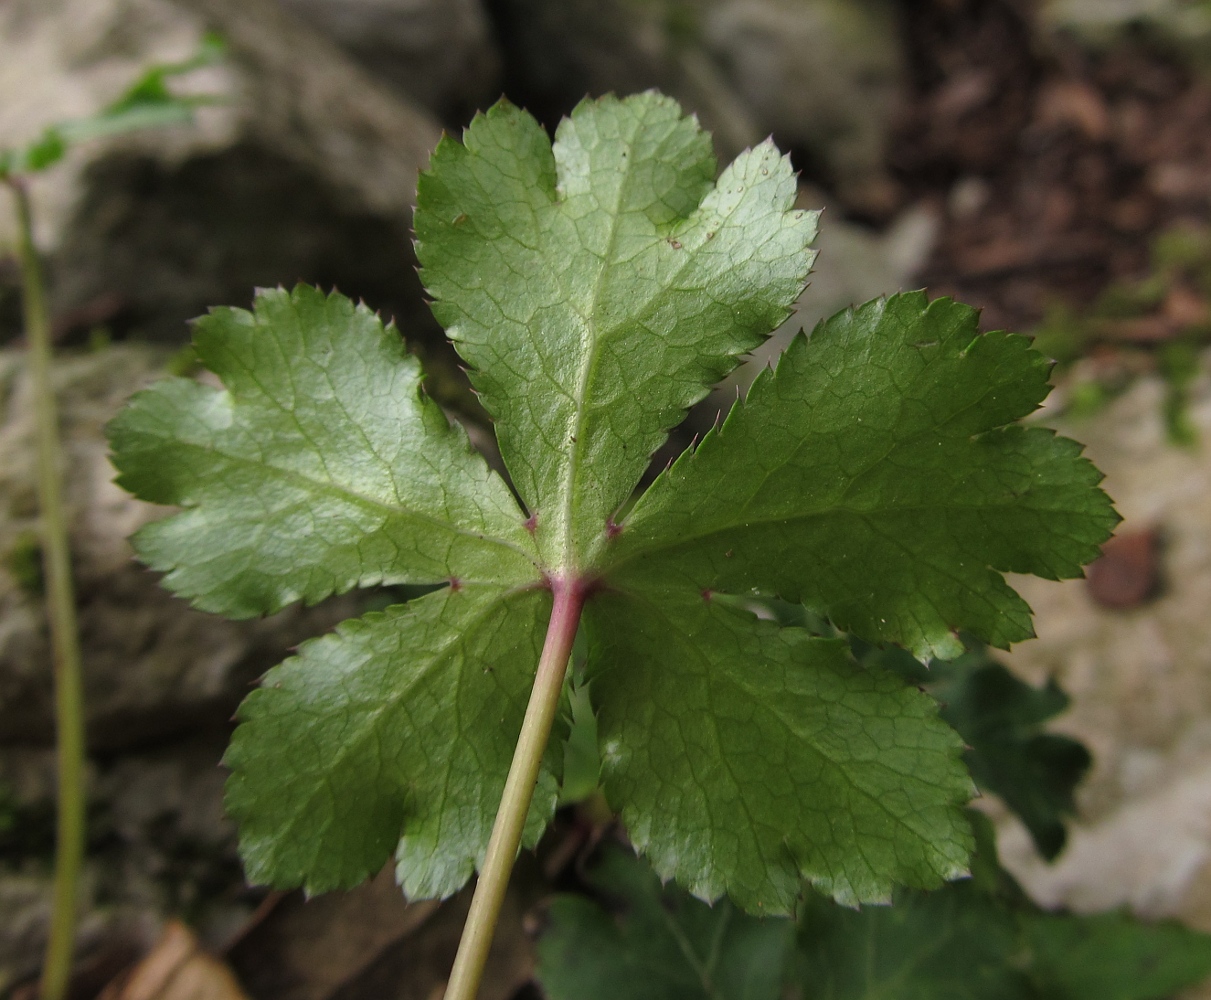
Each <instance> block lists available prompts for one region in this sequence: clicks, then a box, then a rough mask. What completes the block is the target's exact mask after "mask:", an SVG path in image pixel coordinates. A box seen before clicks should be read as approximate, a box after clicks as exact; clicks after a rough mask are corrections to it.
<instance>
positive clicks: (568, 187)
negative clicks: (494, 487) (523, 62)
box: [415, 93, 816, 569]
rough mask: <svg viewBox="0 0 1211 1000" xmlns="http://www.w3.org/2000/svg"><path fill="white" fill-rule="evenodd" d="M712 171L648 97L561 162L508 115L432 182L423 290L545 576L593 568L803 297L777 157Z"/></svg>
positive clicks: (593, 130)
mask: <svg viewBox="0 0 1211 1000" xmlns="http://www.w3.org/2000/svg"><path fill="white" fill-rule="evenodd" d="M714 172H715V161H714V157H713V155H712V153H711V144H710V139H709V136H707V135H706V134H705V133H703V132H702V131H700V130H699V128H698V125H697V122H695V121H694V120H693V119H689V118H685V117H683V116H682V113H681V109H680V108H679V107H678V106H677V104H676V103H675V102H674V101H672V100H670V99H669V98H667V97H663V96H661V95H659V94H654V93H648V94H640V95H637V96H634V97H628V98H626V99H625V100H621V101H619V100H617V99H615V98H612V97H606V98H603V99H601V100H599V101H585V102H584V103H582V104H581V105H580V106H579V107H578V108H577V109H576V110H575V111H574V112H573V113H572V116H571V118H570V119H567V120H565V121H564V122H563V123H562V124H561V125H560V127H559V130H558V132H557V134H556V141H555V146H554V149H553V150H552V148H551V145H550V143H549V142H548V140H547V136H546V134H545V133H544V132H543V130H542V128H541V126H539V125H538V123H537V122H535V121H534V119H533V118H531V117H530V116H529V115H528V114H526V113H525V112H523V111H520V110H518V109H517V108H515V107H513V106H511V105H509V104H507V103H505V102H502V103H500V104H498V105H496V106H495V107H494V108H493V109H492V110H491V111H489V112H488V113H487V114H486V115H479V116H477V117H476V118H475V120H474V121H473V122H472V124H471V126H470V127H469V128H468V129H467V131H466V133H465V135H464V142H463V143H462V144H460V143H458V142H456V141H454V140H452V139H444V140H443V141H442V142H441V143H440V144H439V145H438V147H437V150H436V151H435V152H434V154H433V161H432V165H431V168H430V170H429V171H428V172H427V173H424V174H422V175H421V179H420V186H419V190H418V194H417V212H416V219H415V222H416V233H417V239H418V242H417V254H418V256H419V257H420V260H421V262H422V264H423V265H424V271H423V272H422V278H423V280H424V282H425V285H426V287H427V288H428V289H429V291H430V293H431V294H432V295H433V296H434V297H435V298H436V299H437V301H436V303H435V305H434V313H435V314H436V315H437V317H438V319H439V320H440V321H441V322H442V324H443V325H444V326H445V327H446V330H447V332H448V334H449V335H450V338H451V339H452V340H453V341H454V343H455V346H456V347H457V348H458V350H459V352H460V353H461V354H462V356H463V357H464V358H465V359H466V360H467V361H468V362H469V363H470V364H471V365H472V366H473V367H474V371H473V372H472V379H473V381H474V383H475V385H476V386H477V388H478V389H479V391H480V392H481V394H482V399H483V403H484V405H485V407H486V408H487V409H488V411H489V412H490V413H491V414H492V415H493V417H494V419H495V421H496V429H497V435H498V438H499V440H500V448H501V453H502V455H503V456H504V458H505V462H506V464H507V465H508V467H509V471H510V473H511V474H512V476H513V481H514V483H515V484H516V486H517V489H518V492H519V493H520V494H521V497H522V499H523V500H524V501H525V503H526V505H527V506H528V507H529V509H530V512H531V513H532V514H534V515H535V519H536V522H537V528H538V538H539V546H540V550H541V551H542V553H543V557H544V559H545V560H546V562H547V564H548V565H550V566H552V567H560V568H566V569H586V568H588V564H587V563H586V560H585V552H586V551H587V549H588V547H589V546H590V544H591V543H592V542H593V541H594V540H596V539H598V538H600V537H601V536H602V535H603V533H604V532H605V531H606V528H607V522H608V521H609V519H610V518H611V516H612V515H613V514H614V513H615V512H616V511H617V509H618V508H619V506H620V505H621V504H623V503H624V502H625V501H626V500H627V498H628V496H629V494H630V492H631V490H632V489H634V487H635V484H636V483H637V482H638V481H639V477H640V475H641V474H642V473H643V470H644V468H645V466H646V465H647V463H648V459H649V457H650V456H651V454H652V452H653V451H654V450H655V449H656V448H657V447H659V445H660V444H661V442H662V441H663V440H664V437H665V433H666V432H667V431H668V429H669V428H670V427H672V426H673V425H674V424H676V423H677V422H678V421H679V420H680V419H681V416H682V414H683V412H684V410H685V408H686V407H687V406H689V405H690V404H692V403H694V402H696V401H697V400H699V399H701V398H702V397H703V396H704V395H705V394H706V392H707V390H708V389H709V388H710V386H711V385H712V384H713V383H714V382H716V381H718V380H719V379H720V378H721V377H722V376H723V375H724V374H726V373H727V372H728V371H729V370H730V369H731V368H732V367H733V366H734V365H735V363H736V358H737V356H738V355H739V354H742V353H743V352H745V351H747V350H750V349H751V348H753V347H755V346H756V345H757V344H758V343H759V342H760V341H761V339H762V338H763V337H764V336H765V335H766V334H768V333H769V332H770V331H771V330H773V329H774V327H776V326H777V325H778V324H779V323H781V322H782V321H783V320H784V319H785V318H786V317H787V315H788V314H789V310H790V308H791V304H792V303H793V302H794V301H795V299H796V297H797V296H798V294H799V292H800V291H801V290H802V288H803V284H804V281H805V279H806V277H807V272H808V269H809V268H810V266H811V262H812V260H813V259H814V256H815V255H814V253H813V252H812V251H811V250H809V249H808V244H809V243H810V241H811V240H812V239H813V238H814V236H815V232H816V214H815V213H811V212H803V211H794V210H793V209H792V205H793V202H794V197H795V178H794V175H793V174H792V172H791V167H790V164H789V162H788V160H787V159H786V158H785V157H783V156H781V155H780V154H779V153H778V151H777V150H776V149H775V148H774V146H773V145H772V143H769V142H766V143H763V144H762V145H760V146H758V147H757V148H756V149H754V150H751V151H749V152H746V153H743V154H741V155H740V156H739V157H738V158H737V160H736V161H735V162H734V163H733V164H732V165H731V166H730V167H728V168H727V169H726V170H725V171H724V172H723V175H722V177H720V178H719V180H718V182H717V183H716V184H714V186H712V183H711V182H712V180H713V178H714Z"/></svg>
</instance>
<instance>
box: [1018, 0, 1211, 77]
mask: <svg viewBox="0 0 1211 1000" xmlns="http://www.w3.org/2000/svg"><path fill="white" fill-rule="evenodd" d="M1040 16H1041V19H1042V22H1043V24H1044V26H1046V27H1047V28H1049V29H1051V30H1053V31H1064V32H1067V33H1070V34H1073V35H1076V36H1077V37H1078V38H1080V39H1082V40H1084V41H1085V42H1087V43H1089V44H1091V45H1093V46H1095V47H1101V46H1105V45H1110V44H1113V43H1114V42H1115V41H1116V40H1117V39H1120V38H1122V37H1123V36H1124V34H1125V33H1126V32H1127V31H1129V30H1131V29H1133V28H1139V27H1142V28H1144V29H1145V30H1147V31H1149V32H1151V33H1153V34H1154V35H1157V36H1159V37H1161V38H1163V39H1166V40H1168V41H1169V42H1171V43H1173V44H1175V45H1176V46H1178V47H1179V48H1181V49H1184V50H1185V51H1186V52H1188V53H1189V54H1190V55H1192V56H1194V57H1195V58H1197V59H1198V60H1200V61H1202V62H1205V61H1207V60H1208V59H1211V7H1208V6H1207V4H1205V3H1202V2H1201V0H1048V2H1046V3H1044V4H1043V5H1042V7H1041V9H1040Z"/></svg>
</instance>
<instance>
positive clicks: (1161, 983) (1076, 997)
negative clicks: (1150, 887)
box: [1024, 913, 1211, 1000]
mask: <svg viewBox="0 0 1211 1000" xmlns="http://www.w3.org/2000/svg"><path fill="white" fill-rule="evenodd" d="M1024 926H1025V935H1026V942H1027V944H1028V946H1029V948H1030V960H1031V972H1032V976H1033V978H1034V980H1035V982H1036V983H1037V984H1038V987H1039V992H1040V995H1041V996H1042V997H1044V998H1045V1000H1164V998H1166V997H1171V996H1173V995H1174V994H1175V993H1177V992H1178V991H1179V990H1181V989H1184V988H1185V987H1187V986H1192V985H1194V984H1195V983H1198V982H1201V981H1202V980H1204V979H1206V978H1207V976H1208V975H1211V937H1209V936H1208V935H1206V934H1199V933H1198V932H1196V931H1192V930H1189V929H1188V928H1186V927H1182V926H1181V925H1180V924H1177V923H1174V922H1172V921H1169V922H1165V923H1157V924H1148V923H1144V922H1142V921H1139V920H1136V919H1134V918H1133V917H1130V916H1128V915H1126V914H1122V913H1103V914H1097V915H1094V916H1087V917H1073V916H1062V915H1053V914H1034V915H1030V916H1028V917H1026V918H1024Z"/></svg>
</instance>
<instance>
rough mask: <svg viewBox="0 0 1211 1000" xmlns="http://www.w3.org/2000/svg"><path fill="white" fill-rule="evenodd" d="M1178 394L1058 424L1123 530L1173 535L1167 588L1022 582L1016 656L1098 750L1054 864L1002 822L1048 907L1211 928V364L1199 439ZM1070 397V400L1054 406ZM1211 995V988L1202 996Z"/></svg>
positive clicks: (1159, 386)
mask: <svg viewBox="0 0 1211 1000" xmlns="http://www.w3.org/2000/svg"><path fill="white" fill-rule="evenodd" d="M1166 392H1167V387H1166V385H1165V383H1164V382H1163V380H1161V379H1159V378H1157V377H1154V376H1153V377H1146V378H1143V379H1140V380H1139V381H1138V382H1136V384H1134V385H1133V386H1132V387H1131V388H1130V389H1129V390H1128V391H1127V392H1126V393H1125V394H1124V395H1123V396H1121V397H1120V398H1119V399H1117V400H1115V401H1114V402H1113V403H1111V404H1110V405H1109V406H1108V407H1107V408H1106V409H1105V410H1104V411H1102V412H1101V413H1098V414H1097V415H1095V416H1093V417H1090V418H1087V419H1084V420H1080V421H1078V422H1072V421H1069V420H1064V419H1063V418H1060V419H1059V420H1056V421H1052V420H1048V422H1049V423H1053V422H1054V423H1055V424H1056V425H1057V426H1058V427H1059V428H1060V430H1061V431H1063V432H1064V433H1067V434H1070V435H1072V436H1074V437H1076V438H1077V439H1078V440H1080V441H1083V442H1085V443H1086V444H1087V446H1088V447H1087V452H1086V453H1087V454H1088V456H1089V457H1090V458H1091V459H1092V460H1093V461H1094V462H1095V463H1096V464H1097V465H1098V467H1099V468H1100V469H1102V470H1103V471H1104V472H1105V473H1106V480H1105V483H1104V486H1105V488H1106V490H1107V491H1108V492H1109V494H1110V496H1111V497H1112V498H1113V499H1114V501H1115V504H1116V506H1117V508H1118V510H1119V512H1120V513H1121V514H1122V515H1123V518H1124V520H1123V524H1122V525H1121V526H1120V528H1119V533H1120V534H1123V535H1129V534H1132V533H1135V532H1141V531H1156V532H1159V535H1160V538H1161V539H1162V540H1163V543H1162V549H1161V569H1160V572H1161V581H1162V582H1161V588H1162V589H1161V591H1160V593H1159V594H1158V595H1157V596H1156V598H1155V599H1154V600H1153V601H1152V602H1150V603H1145V604H1142V605H1137V606H1133V607H1131V608H1130V609H1126V610H1115V609H1110V608H1107V607H1105V606H1103V605H1101V604H1099V603H1098V602H1097V601H1096V600H1095V599H1094V595H1093V594H1091V593H1090V590H1089V587H1088V585H1087V583H1086V582H1085V581H1082V580H1070V581H1066V582H1061V583H1054V582H1049V581H1046V580H1040V579H1037V578H1034V577H1018V578H1015V579H1014V581H1013V585H1014V586H1015V587H1016V588H1017V589H1018V590H1019V591H1020V592H1021V593H1022V595H1023V596H1024V597H1025V598H1026V600H1027V601H1028V602H1029V603H1030V605H1031V607H1032V608H1034V611H1035V627H1036V629H1037V631H1038V638H1037V639H1035V640H1032V641H1030V642H1025V643H1022V644H1021V645H1019V646H1017V647H1015V648H1014V650H1013V652H1012V653H1011V654H1009V655H1008V656H1007V657H1005V659H1006V662H1007V663H1008V664H1009V665H1010V666H1011V667H1012V668H1013V669H1014V670H1016V671H1017V672H1019V673H1020V674H1022V675H1023V676H1025V677H1026V678H1028V679H1030V680H1031V681H1033V682H1036V683H1037V682H1041V681H1042V680H1044V679H1045V678H1047V677H1054V678H1056V679H1057V680H1058V681H1059V683H1060V685H1061V686H1062V687H1063V688H1064V689H1065V690H1066V691H1067V692H1068V693H1069V694H1070V695H1071V696H1072V704H1071V707H1070V708H1069V710H1068V711H1067V712H1066V713H1065V714H1064V715H1063V716H1061V717H1060V718H1059V719H1058V720H1057V722H1056V724H1055V726H1054V728H1055V729H1056V730H1059V731H1062V732H1064V733H1067V734H1069V735H1072V736H1074V737H1076V738H1077V739H1080V740H1082V741H1083V742H1084V743H1085V744H1086V745H1087V746H1088V747H1089V748H1090V750H1091V751H1092V752H1093V756H1094V766H1093V770H1092V772H1091V774H1090V776H1089V777H1088V778H1087V779H1086V781H1085V782H1084V783H1083V784H1082V785H1081V786H1080V787H1079V789H1078V805H1079V809H1080V818H1079V821H1078V822H1077V823H1076V824H1075V825H1074V826H1073V827H1072V829H1071V833H1070V838H1069V844H1068V847H1067V848H1066V850H1065V851H1064V853H1063V854H1061V855H1060V857H1059V859H1058V860H1057V861H1056V862H1055V863H1054V864H1051V865H1048V864H1046V863H1045V862H1043V861H1042V860H1041V859H1040V858H1039V857H1038V855H1037V854H1036V853H1035V852H1034V851H1033V849H1032V848H1031V846H1030V843H1029V836H1028V834H1027V833H1026V831H1025V829H1024V828H1023V827H1022V826H1021V824H1020V823H1018V822H1017V821H1016V820H1014V819H1012V818H1009V817H1004V818H1002V819H1001V820H1000V822H999V830H998V833H999V841H998V843H999V847H1000V851H1001V855H1002V860H1003V862H1004V863H1005V865H1006V866H1007V867H1008V868H1010V870H1011V871H1013V873H1014V874H1015V875H1016V876H1017V877H1018V878H1019V879H1020V880H1021V881H1022V883H1023V885H1024V886H1025V888H1026V889H1027V891H1029V892H1030V894H1031V895H1032V896H1033V897H1034V898H1035V899H1037V900H1038V901H1040V902H1041V903H1043V904H1044V905H1046V906H1051V907H1057V906H1065V907H1070V908H1072V909H1075V910H1077V911H1080V912H1095V911H1100V910H1106V909H1112V908H1115V907H1122V906H1126V907H1130V908H1131V909H1132V910H1133V911H1134V912H1136V913H1138V914H1140V915H1142V916H1147V917H1161V916H1176V917H1180V918H1182V919H1183V920H1185V921H1187V922H1188V923H1190V924H1191V925H1193V926H1195V927H1198V928H1200V929H1202V930H1204V931H1211V721H1209V720H1211V617H1209V616H1208V614H1207V609H1208V608H1211V356H1204V359H1203V364H1202V371H1201V375H1200V377H1199V380H1198V382H1197V383H1196V385H1195V388H1194V390H1193V393H1192V406H1191V411H1190V417H1191V420H1192V422H1193V424H1194V425H1195V426H1196V427H1197V429H1198V433H1199V443H1198V444H1197V445H1196V446H1195V447H1192V448H1179V447H1175V446H1174V445H1172V444H1170V443H1169V441H1168V439H1167V434H1166V429H1165V423H1164V417H1163V407H1164V400H1165V394H1166ZM1062 401H1063V393H1062V392H1058V393H1057V400H1056V405H1057V406H1058V405H1059V404H1061V403H1062ZM1196 995H1197V996H1199V997H1203V996H1207V997H1211V990H1209V991H1207V992H1204V993H1199V994H1196Z"/></svg>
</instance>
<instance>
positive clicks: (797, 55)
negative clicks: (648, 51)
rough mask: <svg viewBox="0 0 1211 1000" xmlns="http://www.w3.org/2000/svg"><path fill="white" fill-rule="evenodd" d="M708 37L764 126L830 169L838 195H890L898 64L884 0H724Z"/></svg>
mask: <svg viewBox="0 0 1211 1000" xmlns="http://www.w3.org/2000/svg"><path fill="white" fill-rule="evenodd" d="M705 41H706V44H707V46H708V49H709V51H710V52H711V54H712V55H713V56H714V57H715V58H716V59H718V60H719V61H720V62H721V63H722V64H723V66H724V67H725V75H726V77H727V80H728V81H729V83H730V84H731V86H732V87H733V89H734V90H735V91H736V93H737V94H739V95H740V97H741V98H742V99H743V101H744V102H745V103H746V104H747V106H748V107H749V109H750V111H751V114H752V116H753V118H754V120H755V121H756V122H757V123H758V125H759V128H760V130H761V131H762V132H766V131H770V132H773V133H774V135H775V136H777V137H778V139H779V140H780V141H781V142H783V143H786V144H789V145H791V146H796V147H799V148H801V149H805V150H808V151H810V152H811V153H813V154H814V155H815V156H817V157H819V158H820V160H822V161H823V162H824V163H825V164H826V165H827V167H828V169H829V172H830V173H831V175H832V178H833V182H834V185H835V187H836V190H837V192H838V194H839V195H840V197H841V198H842V199H843V200H845V201H848V202H854V203H858V204H863V203H866V202H871V201H876V202H877V201H886V200H887V195H886V194H884V193H882V192H881V191H880V189H881V188H883V187H885V186H886V185H887V184H888V183H889V181H888V179H887V176H886V172H885V167H884V154H885V152H886V150H885V145H886V137H887V131H888V127H889V124H890V122H891V116H892V114H893V112H894V111H895V109H896V106H897V103H898V101H899V100H900V98H901V91H902V88H903V86H904V65H903V55H902V51H901V45H900V39H899V32H898V30H897V25H896V12H895V9H894V6H893V5H892V4H891V3H885V2H882V0H811V2H804V0H723V2H721V3H717V4H712V5H709V6H708V13H707V14H706V18H705Z"/></svg>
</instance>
